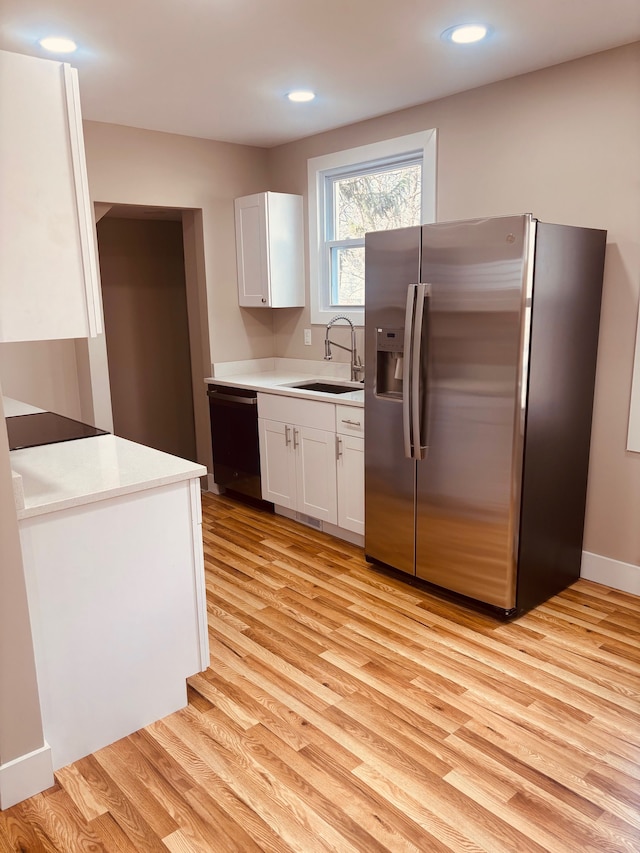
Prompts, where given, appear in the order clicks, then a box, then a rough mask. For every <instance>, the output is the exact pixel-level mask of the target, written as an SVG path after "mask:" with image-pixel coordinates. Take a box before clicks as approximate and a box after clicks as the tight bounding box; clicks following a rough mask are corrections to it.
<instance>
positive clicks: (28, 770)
mask: <svg viewBox="0 0 640 853" xmlns="http://www.w3.org/2000/svg"><path fill="white" fill-rule="evenodd" d="M53 782H54V779H53V763H52V760H51V747H50V746H49V745H48V744H46V743H45V745H44V746H43V747H41V748H40V749H36V750H35V751H34V752H29V753H27V754H26V755H21V756H20V757H19V758H15V759H14V760H13V761H8V762H7V763H6V764H0V811H2V810H4V809H8V808H10V807H11V806H15V804H16V803H21V802H22V800H26V799H27V798H28V797H33V796H34V794H39V793H40V792H41V791H46V789H47V788H50V787H51V786H52V785H53Z"/></svg>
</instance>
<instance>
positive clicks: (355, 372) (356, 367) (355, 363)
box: [324, 314, 364, 382]
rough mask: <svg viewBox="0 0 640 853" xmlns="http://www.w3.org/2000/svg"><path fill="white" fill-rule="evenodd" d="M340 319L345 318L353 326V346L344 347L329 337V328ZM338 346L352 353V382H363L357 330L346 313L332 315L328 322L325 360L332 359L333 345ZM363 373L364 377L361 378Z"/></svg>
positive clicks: (325, 335)
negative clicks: (357, 348) (357, 346)
mask: <svg viewBox="0 0 640 853" xmlns="http://www.w3.org/2000/svg"><path fill="white" fill-rule="evenodd" d="M338 320H344V322H345V323H348V324H349V325H350V326H351V346H350V347H343V346H342V344H337V343H336V342H335V341H332V340H330V338H329V330H330V329H331V327H332V326H333V324H334V323H337V322H338ZM332 346H334V347H338V349H343V350H345V351H346V352H348V353H351V381H352V382H361V381H363V380H364V376H363V374H364V365H363V364H362V361H361V359H360V356H359V355H358V352H357V350H356V330H355V328H354V326H353V323H352V322H351V320H350V319H349V318H348V317H345V316H344V314H336V316H335V317H332V318H331V320H329V322H328V323H327V330H326V332H325V334H324V360H325V361H331V358H332V356H331V347H332ZM361 375H362V379H361V378H360V377H361Z"/></svg>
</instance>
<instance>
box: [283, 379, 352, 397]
mask: <svg viewBox="0 0 640 853" xmlns="http://www.w3.org/2000/svg"><path fill="white" fill-rule="evenodd" d="M287 387H288V388H300V389H304V390H305V391H321V392H322V393H323V394H348V393H349V392H350V391H360V390H362V387H363V386H362V385H361V384H359V383H358V384H355V383H354V384H352V385H338V384H336V383H335V382H321V381H317V380H315V381H310V382H296V383H295V384H291V385H288V386H287Z"/></svg>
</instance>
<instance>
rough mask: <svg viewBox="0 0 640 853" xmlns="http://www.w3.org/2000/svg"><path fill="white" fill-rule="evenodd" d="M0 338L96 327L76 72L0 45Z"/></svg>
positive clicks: (82, 333) (70, 334)
mask: <svg viewBox="0 0 640 853" xmlns="http://www.w3.org/2000/svg"><path fill="white" fill-rule="evenodd" d="M0 103H1V104H2V133H0V187H2V191H1V193H0V221H1V222H2V227H1V228H0V341H28V340H50V339H52V338H80V337H88V336H90V335H96V334H98V333H99V332H100V331H101V330H102V328H101V318H100V296H99V284H98V281H99V280H98V269H97V263H96V252H95V229H94V224H93V213H92V208H91V203H90V198H89V190H88V183H87V174H86V163H85V153H84V141H83V137H82V120H81V116H80V100H79V95H78V81H77V72H76V71H75V69H74V68H71V66H70V65H68V64H66V63H61V62H55V61H52V60H49V59H39V58H37V57H33V56H23V55H19V54H15V53H8V52H6V51H0Z"/></svg>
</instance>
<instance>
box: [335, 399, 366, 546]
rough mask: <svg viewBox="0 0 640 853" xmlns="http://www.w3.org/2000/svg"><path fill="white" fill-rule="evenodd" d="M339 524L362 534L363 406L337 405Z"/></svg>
mask: <svg viewBox="0 0 640 853" xmlns="http://www.w3.org/2000/svg"><path fill="white" fill-rule="evenodd" d="M336 441H337V456H338V459H337V491H338V527H343V528H345V529H346V530H351V531H352V532H353V533H360V534H362V535H364V409H359V408H356V407H354V406H336Z"/></svg>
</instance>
